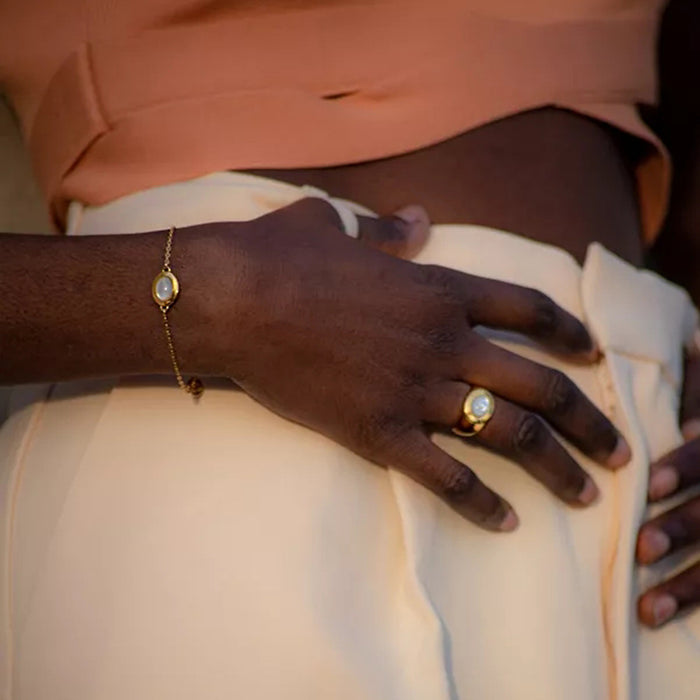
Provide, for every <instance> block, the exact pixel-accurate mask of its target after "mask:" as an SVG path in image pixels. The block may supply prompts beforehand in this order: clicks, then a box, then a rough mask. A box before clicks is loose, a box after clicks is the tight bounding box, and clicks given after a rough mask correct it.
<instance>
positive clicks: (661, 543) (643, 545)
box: [640, 528, 671, 564]
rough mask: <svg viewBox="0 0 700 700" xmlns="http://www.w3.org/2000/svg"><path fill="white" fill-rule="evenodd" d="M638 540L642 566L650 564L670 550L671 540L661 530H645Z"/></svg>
mask: <svg viewBox="0 0 700 700" xmlns="http://www.w3.org/2000/svg"><path fill="white" fill-rule="evenodd" d="M640 540H641V541H640V550H641V551H640V554H642V555H643V556H642V557H641V559H642V560H643V561H642V564H652V563H653V562H655V561H656V560H657V559H660V558H661V557H663V555H664V554H666V552H668V550H669V549H671V538H670V537H669V536H668V535H667V534H666V533H665V532H663V530H657V529H656V528H647V529H645V530H643V531H642V536H641V538H640Z"/></svg>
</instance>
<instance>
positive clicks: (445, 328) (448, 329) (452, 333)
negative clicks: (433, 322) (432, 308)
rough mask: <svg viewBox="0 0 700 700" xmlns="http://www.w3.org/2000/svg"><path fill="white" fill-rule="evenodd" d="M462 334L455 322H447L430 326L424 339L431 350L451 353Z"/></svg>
mask: <svg viewBox="0 0 700 700" xmlns="http://www.w3.org/2000/svg"><path fill="white" fill-rule="evenodd" d="M460 335H461V333H460V329H458V328H457V326H456V325H455V324H451V323H449V322H446V323H442V324H441V325H439V326H433V327H431V328H429V329H428V330H427V331H426V333H425V334H424V339H425V342H426V344H427V345H428V348H429V349H430V350H431V351H433V352H436V353H439V354H445V353H450V354H451V353H452V351H453V350H454V349H455V347H456V345H457V343H458V341H459V338H460Z"/></svg>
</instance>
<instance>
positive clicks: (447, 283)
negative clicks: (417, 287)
mask: <svg viewBox="0 0 700 700" xmlns="http://www.w3.org/2000/svg"><path fill="white" fill-rule="evenodd" d="M417 267H418V268H419V269H420V277H421V279H420V281H421V283H422V284H424V285H426V286H428V287H430V290H431V293H432V294H433V295H434V296H436V297H437V298H440V299H443V300H447V301H452V302H454V301H460V302H461V301H462V298H461V297H462V294H461V290H460V285H459V283H458V280H457V278H456V277H455V274H454V272H453V271H452V270H449V269H448V268H446V267H442V266H440V265H418V266H417Z"/></svg>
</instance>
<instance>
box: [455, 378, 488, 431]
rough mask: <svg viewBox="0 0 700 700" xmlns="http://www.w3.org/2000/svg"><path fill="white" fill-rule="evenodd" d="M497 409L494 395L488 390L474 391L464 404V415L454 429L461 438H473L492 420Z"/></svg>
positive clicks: (469, 394)
mask: <svg viewBox="0 0 700 700" xmlns="http://www.w3.org/2000/svg"><path fill="white" fill-rule="evenodd" d="M495 409H496V402H495V401H494V398H493V394H492V393H491V392H490V391H488V390H487V389H481V388H479V389H472V390H471V391H470V392H469V393H468V394H467V396H466V397H465V399H464V403H463V404H462V415H461V416H460V418H459V421H458V422H457V425H455V426H454V427H453V428H452V432H453V433H454V434H455V435H459V436H460V437H473V436H474V435H476V434H477V433H478V432H479V431H480V430H481V429H482V428H483V427H484V426H485V425H486V424H487V423H488V422H489V421H490V420H491V418H492V416H493V413H494V411H495Z"/></svg>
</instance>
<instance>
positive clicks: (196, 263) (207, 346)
mask: <svg viewBox="0 0 700 700" xmlns="http://www.w3.org/2000/svg"><path fill="white" fill-rule="evenodd" d="M246 228H247V222H243V223H210V224H200V225H197V226H190V227H184V228H181V229H176V231H175V234H174V237H173V246H172V258H171V266H172V271H173V273H174V274H175V276H176V277H177V278H178V281H179V283H180V294H179V296H178V299H177V301H176V303H175V304H173V306H172V308H171V309H170V310H169V311H168V321H169V323H170V327H171V331H172V335H173V342H174V347H175V352H176V354H177V358H178V362H179V364H180V367H181V370H182V372H183V374H185V375H188V376H189V375H192V374H195V375H201V376H232V375H233V373H235V366H236V363H235V360H236V358H237V357H238V356H239V355H240V353H241V352H242V348H241V347H240V345H241V343H240V341H241V340H242V335H241V333H240V323H241V319H242V318H243V317H244V316H245V315H246V311H245V305H246V302H247V300H248V299H249V298H250V295H249V294H248V293H247V292H246V284H245V282H244V270H245V268H246V264H245V262H244V260H245V258H246V256H245V253H244V250H243V246H242V237H243V236H242V234H243V233H244V231H245V229H246ZM165 240H166V238H165V236H164V237H163V248H164V247H165ZM157 272H158V270H154V272H153V276H154V277H155V275H156V274H157ZM153 306H154V309H155V310H156V311H157V312H158V314H159V315H160V313H161V312H160V311H159V310H158V308H157V306H156V305H155V304H153ZM157 321H158V322H159V325H160V331H161V335H162V336H163V337H162V343H161V345H162V347H161V354H162V356H163V357H164V358H165V361H166V362H167V367H168V373H173V371H174V370H173V366H172V361H171V358H170V355H169V352H168V347H167V343H166V339H165V335H164V329H163V323H162V320H160V319H157Z"/></svg>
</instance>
